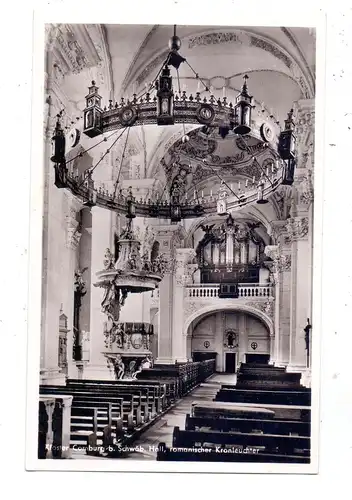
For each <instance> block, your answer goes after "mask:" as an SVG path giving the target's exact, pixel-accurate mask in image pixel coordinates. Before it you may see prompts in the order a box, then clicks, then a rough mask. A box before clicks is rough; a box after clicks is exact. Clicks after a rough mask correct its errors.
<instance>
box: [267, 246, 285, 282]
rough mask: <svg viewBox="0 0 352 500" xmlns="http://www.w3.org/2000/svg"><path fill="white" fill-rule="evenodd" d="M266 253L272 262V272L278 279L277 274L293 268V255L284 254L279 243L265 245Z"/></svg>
mask: <svg viewBox="0 0 352 500" xmlns="http://www.w3.org/2000/svg"><path fill="white" fill-rule="evenodd" d="M264 253H265V255H266V256H267V257H269V258H270V259H271V260H272V261H273V262H272V273H273V275H274V280H275V281H276V279H277V277H278V276H277V275H278V274H280V273H282V272H284V271H290V270H291V255H290V254H282V253H281V248H280V246H279V245H268V246H266V247H265V250H264Z"/></svg>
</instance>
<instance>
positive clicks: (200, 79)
mask: <svg viewBox="0 0 352 500" xmlns="http://www.w3.org/2000/svg"><path fill="white" fill-rule="evenodd" d="M185 63H186V64H187V66H189V67H190V68H191V70H192V71H193V73H194V75H195V77H196V80H199V81H200V82H201V84H202V85H204V89H205V91H206V92H209V87H208V85H206V84H205V83H204V81H203V80H202V78H200V77H199V75H198V73H197V72H196V71H195V70H194V69H193V68H192V66H191V65H190V64H189V62H188V61H187V59H185Z"/></svg>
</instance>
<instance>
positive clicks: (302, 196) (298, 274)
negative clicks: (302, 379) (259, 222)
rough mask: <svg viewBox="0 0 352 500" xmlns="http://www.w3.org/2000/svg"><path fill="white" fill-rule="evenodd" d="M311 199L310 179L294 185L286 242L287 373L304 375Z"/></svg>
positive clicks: (308, 297) (309, 291)
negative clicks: (288, 246)
mask: <svg viewBox="0 0 352 500" xmlns="http://www.w3.org/2000/svg"><path fill="white" fill-rule="evenodd" d="M312 199H313V190H312V186H311V185H310V179H309V176H308V177H307V175H305V176H300V177H299V178H298V179H297V182H296V201H297V203H296V205H295V210H294V212H293V214H292V215H293V216H292V217H291V218H290V219H289V220H288V222H287V230H288V235H287V243H289V244H291V250H292V275H291V278H292V281H291V329H290V362H289V366H288V370H289V371H298V372H303V371H305V370H306V368H307V352H306V342H305V331H304V328H305V326H306V325H307V319H308V318H311V281H312V228H311V226H312Z"/></svg>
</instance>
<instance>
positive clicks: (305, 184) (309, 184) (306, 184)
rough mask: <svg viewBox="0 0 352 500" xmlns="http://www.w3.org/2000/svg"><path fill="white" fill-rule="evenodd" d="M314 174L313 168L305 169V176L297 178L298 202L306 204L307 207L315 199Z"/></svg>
mask: <svg viewBox="0 0 352 500" xmlns="http://www.w3.org/2000/svg"><path fill="white" fill-rule="evenodd" d="M312 177H313V174H312V171H311V170H308V169H307V170H305V174H304V176H303V177H301V178H299V179H297V181H298V182H297V183H296V186H297V191H298V204H299V205H305V206H306V208H307V209H308V207H309V206H310V204H311V203H312V202H313V200H314V187H313V178H312Z"/></svg>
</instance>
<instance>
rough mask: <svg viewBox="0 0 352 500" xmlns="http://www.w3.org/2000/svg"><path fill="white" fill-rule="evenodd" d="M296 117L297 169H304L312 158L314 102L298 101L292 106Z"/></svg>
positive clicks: (310, 100)
mask: <svg viewBox="0 0 352 500" xmlns="http://www.w3.org/2000/svg"><path fill="white" fill-rule="evenodd" d="M294 112H295V117H296V126H295V134H296V137H297V153H298V161H297V167H298V168H301V167H302V168H304V167H306V165H307V163H308V161H309V160H311V161H312V162H313V161H314V158H313V135H314V128H315V124H314V122H315V100H314V99H300V100H299V101H296V103H295V106H294Z"/></svg>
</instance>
